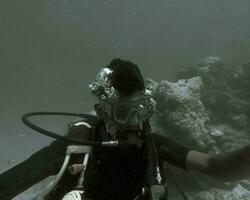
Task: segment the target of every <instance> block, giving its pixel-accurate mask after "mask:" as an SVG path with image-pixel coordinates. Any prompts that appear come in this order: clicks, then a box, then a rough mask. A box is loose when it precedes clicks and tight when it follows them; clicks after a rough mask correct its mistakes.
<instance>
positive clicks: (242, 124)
mask: <svg viewBox="0 0 250 200" xmlns="http://www.w3.org/2000/svg"><path fill="white" fill-rule="evenodd" d="M231 121H232V125H233V126H234V127H235V128H237V129H239V130H242V129H246V128H247V126H248V117H247V115H245V114H239V115H233V116H232V118H231Z"/></svg>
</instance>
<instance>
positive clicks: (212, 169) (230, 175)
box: [186, 144, 250, 181]
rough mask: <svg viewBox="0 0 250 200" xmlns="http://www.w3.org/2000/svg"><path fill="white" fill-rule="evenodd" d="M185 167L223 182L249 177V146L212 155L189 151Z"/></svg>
mask: <svg viewBox="0 0 250 200" xmlns="http://www.w3.org/2000/svg"><path fill="white" fill-rule="evenodd" d="M186 167H187V169H188V170H194V171H198V172H202V173H204V174H207V175H209V176H212V177H215V178H218V179H222V180H223V181H237V180H240V179H244V178H247V177H250V144H249V145H247V146H245V147H243V148H241V149H238V150H236V151H231V152H227V153H218V154H214V155H208V154H204V153H201V152H197V151H190V152H189V154H188V156H187V158H186Z"/></svg>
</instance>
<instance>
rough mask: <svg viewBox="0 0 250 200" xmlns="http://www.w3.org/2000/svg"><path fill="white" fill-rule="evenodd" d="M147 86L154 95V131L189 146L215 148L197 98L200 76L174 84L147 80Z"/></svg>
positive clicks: (203, 148)
mask: <svg viewBox="0 0 250 200" xmlns="http://www.w3.org/2000/svg"><path fill="white" fill-rule="evenodd" d="M147 88H150V89H152V88H153V89H154V90H153V96H154V98H155V100H156V102H157V114H156V115H155V118H154V122H155V123H154V127H155V128H156V131H157V132H160V133H161V134H165V135H167V136H168V137H170V138H173V139H174V140H175V141H178V142H180V143H182V144H185V145H186V146H190V147H191V146H192V148H197V149H201V150H212V149H213V148H214V147H215V141H214V140H213V139H212V138H211V137H210V135H209V134H208V130H207V127H206V126H207V123H208V122H209V117H208V114H207V112H206V109H205V108H204V106H203V104H202V102H201V101H200V92H201V88H202V80H201V78H200V77H195V78H192V79H188V80H179V81H178V82H176V83H172V82H169V81H161V82H160V83H158V84H157V83H156V82H154V81H152V80H147ZM158 127H161V128H158Z"/></svg>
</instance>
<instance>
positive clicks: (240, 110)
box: [177, 57, 250, 128]
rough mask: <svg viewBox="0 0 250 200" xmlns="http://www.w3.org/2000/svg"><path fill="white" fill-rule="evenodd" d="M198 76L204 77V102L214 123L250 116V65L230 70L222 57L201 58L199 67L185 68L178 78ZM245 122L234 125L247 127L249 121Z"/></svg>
mask: <svg viewBox="0 0 250 200" xmlns="http://www.w3.org/2000/svg"><path fill="white" fill-rule="evenodd" d="M196 76H200V77H201V79H202V81H203V83H204V87H203V90H202V92H201V101H202V103H203V104H204V106H205V108H206V109H207V110H208V111H209V116H210V119H211V120H212V121H213V122H219V123H220V122H223V121H224V122H225V121H227V122H228V123H230V122H232V117H231V116H232V115H242V114H243V115H246V116H247V117H248V118H249V117H250V93H249V88H250V62H248V63H247V64H245V65H242V66H237V67H234V68H229V67H226V66H224V64H223V62H222V60H221V59H220V58H219V57H207V58H204V59H201V60H200V61H199V62H198V63H197V65H194V66H192V67H188V68H185V69H183V70H182V71H181V72H180V73H179V74H178V75H177V79H187V78H192V77H196ZM233 121H234V120H233ZM236 121H237V119H236ZM243 121H244V122H243ZM243 121H241V122H243V123H241V122H239V123H238V122H236V123H232V125H235V128H245V126H248V124H247V122H248V121H249V120H248V119H244V120H243Z"/></svg>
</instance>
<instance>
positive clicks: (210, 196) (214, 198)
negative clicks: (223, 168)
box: [187, 184, 250, 200]
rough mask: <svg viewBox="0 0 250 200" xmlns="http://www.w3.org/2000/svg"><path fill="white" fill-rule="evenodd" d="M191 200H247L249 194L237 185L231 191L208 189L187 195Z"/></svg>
mask: <svg viewBox="0 0 250 200" xmlns="http://www.w3.org/2000/svg"><path fill="white" fill-rule="evenodd" d="M187 196H188V197H189V198H190V199H191V200H249V199H250V192H249V191H248V190H246V189H245V188H244V187H242V186H241V185H240V184H238V185H237V186H236V187H234V188H233V189H232V190H223V189H210V190H208V191H201V192H198V193H189V194H187Z"/></svg>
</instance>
